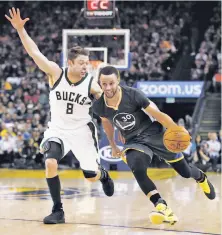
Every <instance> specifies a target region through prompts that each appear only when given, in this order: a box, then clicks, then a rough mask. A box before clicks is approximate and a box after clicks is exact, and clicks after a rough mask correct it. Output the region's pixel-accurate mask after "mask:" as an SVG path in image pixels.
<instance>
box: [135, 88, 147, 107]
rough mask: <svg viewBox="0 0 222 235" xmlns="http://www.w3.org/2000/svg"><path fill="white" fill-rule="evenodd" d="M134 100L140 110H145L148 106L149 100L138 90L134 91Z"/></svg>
mask: <svg viewBox="0 0 222 235" xmlns="http://www.w3.org/2000/svg"><path fill="white" fill-rule="evenodd" d="M134 100H135V102H136V104H137V106H138V107H140V108H141V109H142V108H144V109H145V108H147V107H148V106H149V105H150V101H149V99H148V98H147V97H146V95H145V94H144V93H143V92H142V91H140V90H139V89H135V96H134Z"/></svg>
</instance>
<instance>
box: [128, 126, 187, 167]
mask: <svg viewBox="0 0 222 235" xmlns="http://www.w3.org/2000/svg"><path fill="white" fill-rule="evenodd" d="M165 130H166V129H165V128H164V127H163V126H162V125H161V124H160V123H159V122H153V123H152V124H151V126H150V127H149V128H148V129H146V130H145V131H143V132H142V133H141V134H138V135H137V136H134V137H132V138H130V139H126V143H125V145H124V149H123V152H126V151H127V150H129V149H135V150H137V151H141V152H144V153H145V154H147V155H148V156H149V157H150V159H151V160H152V158H153V155H156V156H159V157H160V158H162V159H164V160H165V161H166V162H169V163H172V162H177V161H179V160H181V159H182V158H183V154H182V153H172V152H170V151H169V150H167V149H166V147H165V146H164V144H163V135H164V132H165Z"/></svg>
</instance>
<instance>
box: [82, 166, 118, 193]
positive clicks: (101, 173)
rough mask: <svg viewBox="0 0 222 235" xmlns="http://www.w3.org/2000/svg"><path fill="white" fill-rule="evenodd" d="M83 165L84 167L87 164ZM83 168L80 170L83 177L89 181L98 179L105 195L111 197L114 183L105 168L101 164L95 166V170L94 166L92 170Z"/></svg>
mask: <svg viewBox="0 0 222 235" xmlns="http://www.w3.org/2000/svg"><path fill="white" fill-rule="evenodd" d="M80 165H81V163H80ZM83 167H84V168H85V169H86V167H87V166H83ZM87 168H89V167H87ZM85 169H83V170H82V171H83V175H84V177H85V179H87V180H88V181H90V182H95V181H98V180H100V182H101V183H102V187H103V191H104V193H105V194H106V196H108V197H111V196H112V195H113V194H114V183H113V180H112V179H111V177H110V175H109V173H108V171H107V170H105V169H104V168H103V167H102V166H101V165H99V167H98V166H97V170H96V169H95V168H94V171H93V170H85ZM90 169H92V165H91V166H90Z"/></svg>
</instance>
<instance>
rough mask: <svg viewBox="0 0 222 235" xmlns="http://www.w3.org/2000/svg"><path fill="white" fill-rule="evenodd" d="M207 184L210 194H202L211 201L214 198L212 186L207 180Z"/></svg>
mask: <svg viewBox="0 0 222 235" xmlns="http://www.w3.org/2000/svg"><path fill="white" fill-rule="evenodd" d="M207 183H208V185H209V187H210V193H205V192H204V193H205V195H206V196H207V198H209V199H210V200H213V199H215V197H216V194H215V190H214V186H213V185H212V184H211V183H210V181H209V180H208V179H207Z"/></svg>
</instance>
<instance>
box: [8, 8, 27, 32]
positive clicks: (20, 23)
mask: <svg viewBox="0 0 222 235" xmlns="http://www.w3.org/2000/svg"><path fill="white" fill-rule="evenodd" d="M9 13H10V16H11V18H10V17H9V16H7V15H5V17H6V19H7V20H9V21H10V22H11V24H12V26H13V27H14V28H15V29H16V30H20V29H22V28H23V27H24V25H25V23H26V22H27V21H28V20H29V18H25V19H24V20H23V19H22V18H21V16H20V10H19V9H18V8H17V11H16V10H15V8H14V7H13V8H12V9H10V10H9Z"/></svg>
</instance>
